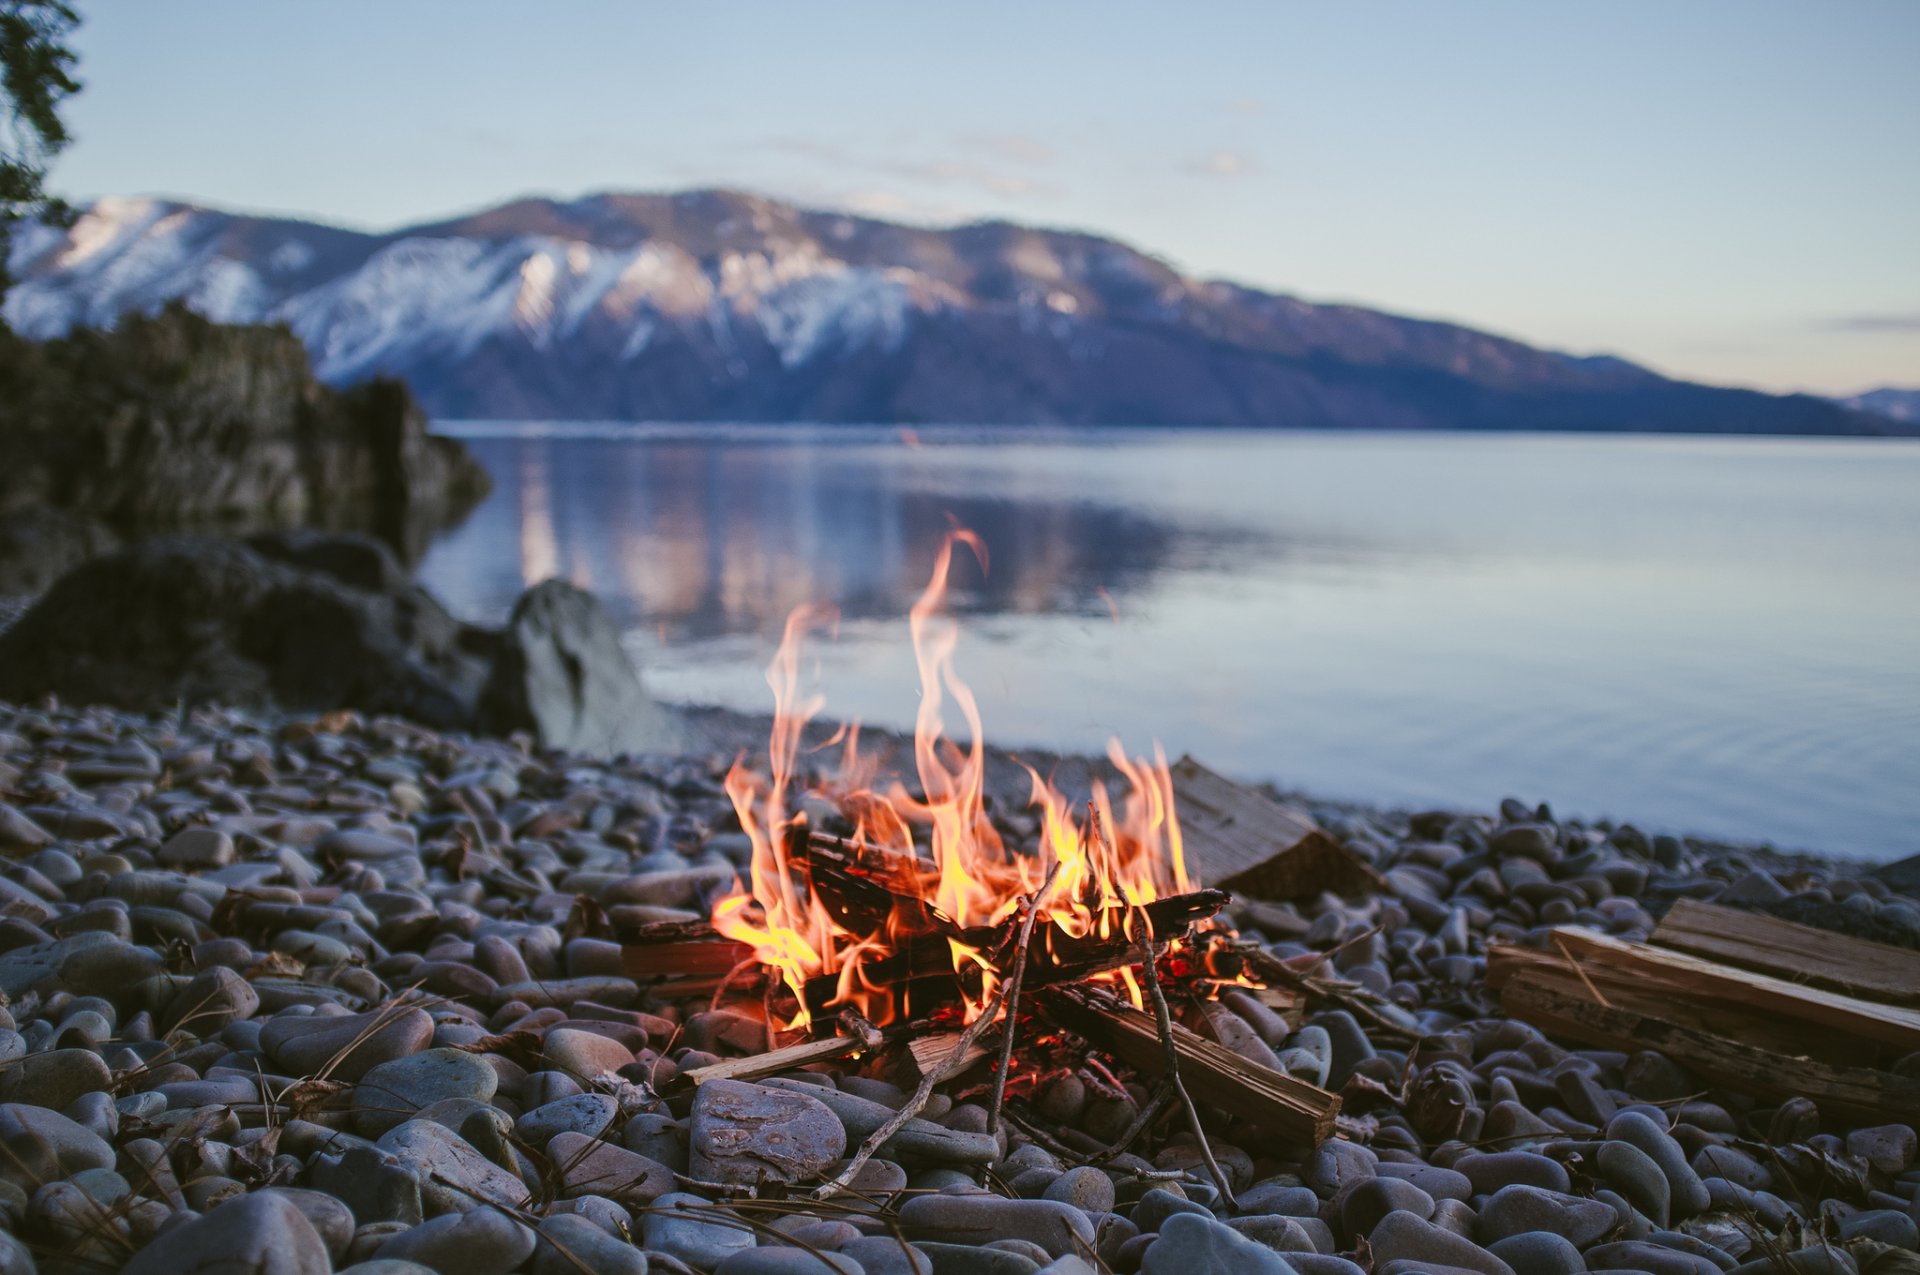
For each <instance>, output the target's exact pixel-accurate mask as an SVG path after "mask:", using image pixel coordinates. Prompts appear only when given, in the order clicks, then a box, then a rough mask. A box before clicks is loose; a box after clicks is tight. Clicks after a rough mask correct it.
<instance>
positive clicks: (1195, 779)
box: [1171, 757, 1389, 900]
mask: <svg viewBox="0 0 1920 1275" xmlns="http://www.w3.org/2000/svg"><path fill="white" fill-rule="evenodd" d="M1171 769H1172V775H1173V796H1174V808H1175V809H1176V810H1177V811H1178V812H1179V816H1180V839H1181V844H1182V849H1183V851H1184V853H1185V855H1186V859H1187V867H1188V870H1189V871H1190V872H1192V873H1193V875H1194V876H1195V877H1196V878H1197V879H1199V880H1201V881H1204V882H1206V883H1207V884H1208V885H1211V886H1216V887H1218V888H1220V889H1222V890H1231V891H1233V892H1234V893H1236V894H1244V895H1246V896H1248V897H1249V898H1256V899H1278V900H1289V899H1312V898H1317V897H1319V895H1320V893H1321V892H1322V891H1326V890H1330V891H1332V892H1333V893H1335V894H1339V895H1348V896H1352V895H1365V894H1377V893H1385V892H1388V891H1389V886H1388V885H1387V882H1386V879H1385V878H1384V877H1382V876H1381V875H1380V874H1379V873H1378V872H1376V871H1374V870H1373V868H1372V867H1371V866H1370V865H1369V864H1367V863H1366V862H1365V861H1364V860H1362V859H1361V858H1360V857H1359V856H1358V855H1356V854H1354V853H1353V852H1352V851H1350V850H1348V849H1347V848H1346V847H1345V846H1343V845H1341V844H1340V843H1339V842H1338V841H1336V840H1334V839H1333V838H1332V837H1330V836H1328V835H1327V834H1326V833H1325V832H1323V831H1322V830H1321V829H1320V827H1319V825H1318V824H1316V823H1314V821H1313V820H1312V819H1311V818H1309V817H1308V815H1307V813H1306V812H1305V811H1304V810H1301V809H1299V808H1298V807H1297V806H1289V805H1287V804H1286V803H1284V802H1280V801H1275V800H1274V799H1273V798H1271V797H1268V796H1266V795H1265V794H1264V793H1259V792H1256V791H1254V790H1253V789H1251V788H1248V787H1246V786H1245V785H1243V784H1237V783H1234V782H1233V781H1232V780H1231V779H1228V778H1226V777H1225V776H1223V775H1219V774H1216V773H1215V772H1213V771H1211V770H1208V769H1207V768H1206V767H1205V766H1202V765H1201V764H1200V763H1199V762H1197V761H1195V760H1194V759H1193V758H1192V757H1182V758H1181V759H1180V760H1179V761H1177V762H1175V763H1174V764H1173V766H1172V768H1171Z"/></svg>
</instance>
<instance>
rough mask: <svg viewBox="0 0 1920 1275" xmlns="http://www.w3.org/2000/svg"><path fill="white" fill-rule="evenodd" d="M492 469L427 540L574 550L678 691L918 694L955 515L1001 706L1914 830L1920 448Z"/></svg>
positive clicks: (1137, 451) (1303, 763)
mask: <svg viewBox="0 0 1920 1275" xmlns="http://www.w3.org/2000/svg"><path fill="white" fill-rule="evenodd" d="M445 429H446V432H448V433H452V434H456V435H458V436H460V437H462V438H464V439H466V440H468V442H469V443H470V445H471V446H472V447H473V448H474V450H475V451H476V452H477V454H478V455H479V456H480V457H481V459H482V460H483V461H484V462H485V463H486V465H487V466H488V468H489V469H490V470H491V471H492V473H493V476H494V481H495V489H494V492H493V494H492V496H491V497H489V499H488V500H487V502H486V503H485V504H484V505H483V506H482V507H481V508H480V509H479V510H478V511H476V512H475V514H474V515H473V516H472V517H471V518H470V519H469V520H468V521H467V522H466V523H465V524H464V525H462V526H461V527H459V528H457V529H456V530H454V531H452V532H450V533H448V534H446V535H445V536H444V537H443V538H442V539H440V540H439V541H438V542H436V544H435V545H434V546H433V548H432V549H431V550H430V552H429V553H428V556H427V558H426V560H425V562H424V564H423V566H422V576H423V578H424V581H425V583H426V584H427V585H428V586H429V587H430V588H432V589H433V590H434V591H436V592H437V593H438V594H439V595H440V596H441V597H443V598H445V599H446V600H447V601H448V602H449V604H450V605H451V606H452V607H453V608H454V610H455V611H456V612H458V613H460V614H461V615H463V616H465V617H467V618H470V619H476V620H485V621H489V622H498V621H499V620H501V619H502V618H503V617H504V616H505V614H506V612H507V611H508V609H509V608H510V607H511V605H512V603H513V600H514V598H515V596H516V595H517V594H518V593H519V591H520V590H521V588H522V587H524V585H526V584H528V583H530V582H533V581H537V580H539V579H542V578H545V577H547V576H549V575H556V574H557V575H562V576H565V577H567V578H568V579H571V580H573V581H574V582H576V583H577V584H580V585H582V586H583V587H586V588H589V589H592V590H594V591H595V592H597V593H598V594H599V595H600V596H601V597H602V598H603V599H604V600H605V601H606V602H607V603H608V605H609V606H610V607H612V608H613V609H614V611H615V613H616V614H617V615H618V616H619V617H620V619H621V621H622V622H623V623H624V624H626V625H627V626H629V628H630V635H631V636H630V642H631V645H632V649H633V650H634V652H635V654H636V655H637V656H638V658H639V659H640V660H641V661H642V663H643V666H644V668H645V670H646V677H647V680H648V682H649V685H650V686H651V687H652V688H653V689H654V691H655V692H656V693H658V694H659V695H661V696H662V697H663V698H667V699H672V700H680V701H685V702H697V703H711V704H724V705H727V706H729V707H734V708H741V709H750V710H758V711H766V710H767V709H769V708H770V707H771V696H770V692H769V691H768V689H767V686H766V683H765V681H764V680H763V673H762V670H763V669H764V667H765V665H766V662H767V660H768V657H769V656H770V655H771V654H772V652H773V648H774V645H775V643H776V642H777V639H778V636H779V632H780V627H781V623H782V621H783V620H784V618H785V616H786V614H787V612H788V611H789V610H790V609H791V608H793V607H794V606H796V605H799V604H801V603H803V602H811V601H826V602H833V603H836V604H838V606H839V607H840V609H841V613H842V617H843V619H842V622H841V624H840V627H839V631H838V635H837V637H833V636H829V635H827V634H822V635H820V637H819V638H818V639H817V640H816V641H814V642H813V643H812V644H811V645H810V646H809V648H808V652H809V660H808V664H807V667H808V670H809V673H810V674H812V675H813V676H815V677H816V678H817V684H818V686H819V688H820V690H821V691H822V692H823V693H824V695H825V697H826V701H827V708H826V712H827V713H828V714H829V715H832V716H837V717H858V718H860V719H863V720H865V721H869V722H875V723H879V724H883V725H887V726H894V727H901V726H910V725H911V723H912V720H913V715H914V711H915V707H916V702H917V694H916V681H915V673H914V664H913V658H912V651H911V647H910V645H909V642H908V633H907V624H906V611H907V607H908V606H909V605H910V604H911V603H912V601H913V599H914V598H915V596H916V595H917V594H918V593H919V591H920V590H921V588H922V587H923V586H924V585H925V583H926V579H927V575H928V572H929V570H930V568H931V566H932V563H933V560H934V556H935V553H936V551H937V549H938V546H939V544H940V541H941V538H942V536H943V535H944V533H945V532H946V530H947V528H948V526H949V525H950V524H951V523H952V522H954V521H957V522H958V523H959V524H961V525H963V526H966V527H970V528H972V529H973V530H974V531H976V532H978V533H979V535H980V536H981V537H982V538H983V539H984V541H985V543H986V546H987V548H988V550H989V561H990V569H989V570H988V571H987V572H986V573H985V575H984V577H983V576H981V574H980V573H979V572H978V571H975V570H972V569H971V568H970V565H969V566H968V567H967V568H966V569H961V570H957V571H956V575H955V580H956V585H957V589H956V593H955V596H954V599H953V602H954V609H955V610H956V611H957V612H959V613H960V614H961V615H962V616H963V623H962V632H961V638H960V647H959V652H958V656H957V663H958V667H959V672H960V674H961V676H962V677H963V678H964V679H965V680H966V681H967V682H968V684H969V685H971V686H972V688H973V689H974V691H975V693H976V694H977V695H978V697H979V701H980V708H981V713H982V716H983V718H984V720H985V724H986V733H987V737H988V738H989V740H991V741H993V742H995V743H999V744H1006V745H1009V746H1012V745H1040V746H1047V747H1052V748H1055V749H1061V750H1073V751H1097V750H1099V749H1101V748H1102V747H1104V744H1105V741H1106V740H1107V738H1108V737H1109V736H1112V735H1118V736H1120V737H1121V738H1122V739H1123V740H1124V741H1125V743H1126V744H1127V745H1128V747H1129V749H1130V750H1131V751H1135V752H1141V751H1150V749H1151V747H1152V745H1153V743H1154V741H1156V740H1158V741H1159V742H1161V743H1162V744H1164V745H1165V747H1166V749H1167V751H1168V753H1169V755H1171V756H1178V755H1179V754H1180V753H1182V752H1191V753H1193V754H1194V755H1195V756H1197V757H1199V758H1201V759H1202V760H1204V761H1206V762H1208V763H1209V764H1211V765H1213V766H1214V767H1215V768H1217V769H1220V770H1224V771H1227V772H1229V773H1231V774H1236V775H1240V776H1244V777H1249V778H1262V779H1271V780H1274V781H1275V782H1277V783H1279V784H1280V785H1282V786H1283V787H1288V788H1295V789H1301V790H1304V791H1307V792H1311V793H1315V794H1320V795H1324V796H1328V797H1337V798H1350V799H1357V800H1363V801H1369V802H1378V803H1383V804H1402V805H1413V806H1426V805H1448V806H1462V807H1472V808H1479V809H1486V808H1491V806H1492V805H1493V804H1494V803H1496V802H1497V801H1498V800H1499V798H1501V797H1502V796H1504V795H1508V794H1512V795H1516V796H1520V797H1522V798H1524V799H1526V800H1528V801H1548V802H1551V803H1552V805H1553V807H1554V809H1555V811H1556V812H1557V813H1559V814H1562V815H1584V816H1590V817H1591V816H1600V815H1611V816H1613V817H1615V818H1617V819H1630V820H1632V821H1633V822H1635V823H1637V824H1639V825H1640V826H1641V827H1643V828H1645V829H1648V830H1649V831H1654V830H1658V831H1675V832H1693V833H1700V834H1706V835H1721V836H1728V837H1735V838H1747V839H1753V840H1770V841H1772V842H1774V843H1775V844H1777V845H1779V846H1782V847H1784V848H1804V849H1814V850H1821V851H1826V852H1831V853H1837V854H1851V855H1859V856H1865V857H1872V858H1879V859H1889V858H1895V857H1898V856H1901V855H1904V854H1911V853H1914V852H1915V851H1920V831H1916V830H1917V829H1920V444H1917V443H1913V442H1889V441H1880V440H1836V441H1820V440H1797V439H1796V440H1776V439H1744V438H1743V439H1718V438H1716V439H1695V438H1664V437H1661V438H1656V437H1594V436H1567V435H1555V436H1516V435H1457V434H1449V435H1407V434H1368V435H1352V434H1304V433H1279V434H1247V433H1215V432H1175V431H1160V430H1075V431H1036V430H1020V431H1007V430H957V429H922V430H919V431H917V432H908V431H901V430H889V429H877V428H876V429H866V428H844V427H835V428H814V427H799V426H794V427H768V428H757V427H725V428H720V427H699V428H697V429H696V428H693V427H664V426H604V425H582V426H562V425H498V424H486V425H480V424H454V425H448V426H446V427H445Z"/></svg>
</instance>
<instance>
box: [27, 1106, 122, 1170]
mask: <svg viewBox="0 0 1920 1275" xmlns="http://www.w3.org/2000/svg"><path fill="white" fill-rule="evenodd" d="M113 1164H114V1155H113V1148H112V1147H111V1146H110V1145H108V1143H107V1141H106V1140H105V1139H104V1138H102V1137H100V1135H99V1134H97V1133H94V1132H93V1131H92V1130H91V1129H88V1128H87V1127H86V1126H84V1125H81V1124H77V1123H75V1122H74V1121H72V1120H69V1119H67V1117H65V1116H63V1115H61V1114H60V1113H59V1112H57V1111H48V1110H46V1109H45V1108H44V1107H33V1106H28V1105H26V1104H25V1103H17V1102H9V1103H0V1182H11V1183H13V1184H14V1185H16V1186H19V1187H22V1188H24V1189H26V1190H29V1191H30V1190H32V1189H34V1188H35V1187H37V1186H39V1185H40V1184H42V1183H44V1182H56V1181H59V1180H60V1179H61V1178H64V1177H67V1176H69V1175H70V1174H74V1173H78V1172H80V1171H81V1170H83V1169H111V1168H112V1167H113Z"/></svg>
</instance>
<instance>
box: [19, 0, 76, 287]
mask: <svg viewBox="0 0 1920 1275" xmlns="http://www.w3.org/2000/svg"><path fill="white" fill-rule="evenodd" d="M78 25H80V15H79V14H78V13H76V12H74V9H73V6H72V5H68V4H62V3H60V0H0V114H4V117H5V128H4V130H0V292H5V290H6V284H7V277H6V256H7V254H6V248H7V241H8V238H9V235H10V233H11V231H12V228H13V225H14V223H15V222H18V221H20V220H21V219H23V218H28V217H33V218H39V219H42V220H46V221H52V222H55V223H64V222H65V221H66V220H68V219H69V217H70V216H71V213H70V210H69V209H68V208H67V206H66V205H65V204H64V203H62V202H61V201H60V200H58V199H54V198H52V197H50V196H49V195H48V194H47V191H46V177H47V166H48V165H49V164H50V163H51V162H52V161H53V157H54V156H55V155H58V154H59V153H60V151H61V150H62V149H63V148H64V147H65V146H66V144H67V142H68V140H69V138H68V135H67V126H66V125H65V124H64V123H63V122H62V121H61V119H60V104H61V102H63V101H64V100H65V99H66V98H68V97H71V96H72V95H73V94H75V93H78V92H79V91H80V81H78V80H76V79H74V78H73V67H74V64H75V62H76V59H75V57H74V55H73V50H71V49H69V48H68V47H67V45H66V40H67V37H68V36H69V35H70V34H71V33H72V31H73V29H74V28H75V27H77V26H78Z"/></svg>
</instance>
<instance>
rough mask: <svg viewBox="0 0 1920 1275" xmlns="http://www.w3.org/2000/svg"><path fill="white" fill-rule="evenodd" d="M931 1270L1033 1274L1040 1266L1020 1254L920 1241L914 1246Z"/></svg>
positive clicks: (952, 1274) (957, 1274) (939, 1273)
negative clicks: (930, 1266)
mask: <svg viewBox="0 0 1920 1275" xmlns="http://www.w3.org/2000/svg"><path fill="white" fill-rule="evenodd" d="M914 1248H915V1249H917V1250H918V1251H919V1252H920V1254H921V1255H922V1256H924V1257H925V1258H926V1259H927V1260H928V1262H929V1263H930V1264H931V1265H932V1267H933V1275H1037V1273H1038V1271H1039V1270H1040V1263H1038V1262H1036V1261H1034V1260H1033V1259H1032V1258H1031V1257H1028V1256H1027V1255H1026V1254H1024V1253H1009V1252H1008V1251H1007V1250H1005V1249H1002V1248H988V1247H986V1246H984V1245H975V1244H942V1243H940V1242H939V1241H937V1240H922V1241H920V1242H919V1243H917V1244H915V1245H914Z"/></svg>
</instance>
